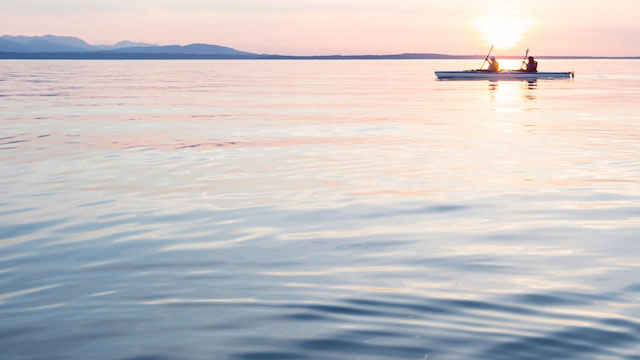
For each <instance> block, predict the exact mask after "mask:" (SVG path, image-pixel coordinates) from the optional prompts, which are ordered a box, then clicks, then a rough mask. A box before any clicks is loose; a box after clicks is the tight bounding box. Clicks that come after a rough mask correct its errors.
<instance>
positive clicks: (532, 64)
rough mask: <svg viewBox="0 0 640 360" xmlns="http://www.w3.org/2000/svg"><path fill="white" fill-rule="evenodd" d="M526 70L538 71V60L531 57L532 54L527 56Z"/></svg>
mask: <svg viewBox="0 0 640 360" xmlns="http://www.w3.org/2000/svg"><path fill="white" fill-rule="evenodd" d="M526 72H538V62H537V61H536V60H535V59H534V58H533V56H529V59H528V61H527V69H526Z"/></svg>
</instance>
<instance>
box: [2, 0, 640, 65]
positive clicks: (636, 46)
mask: <svg viewBox="0 0 640 360" xmlns="http://www.w3.org/2000/svg"><path fill="white" fill-rule="evenodd" d="M9 1H12V0H9ZM505 4H509V7H507V8H505V7H504V6H502V5H500V4H496V7H495V8H491V7H488V6H487V2H481V1H469V0H448V1H441V0H440V1H433V0H395V1H389V0H366V1H365V0H349V1H344V0H342V1H337V0H325V1H320V0H235V1H233V2H231V1H228V0H181V1H177V0H127V1H125V0H110V1H97V0H57V1H50V0H21V1H17V0H16V1H12V3H11V4H8V5H4V4H3V11H2V12H0V23H1V24H2V30H1V31H2V32H3V33H4V34H10V35H45V34H54V35H69V36H77V37H80V38H82V39H84V40H85V41H87V42H89V43H91V44H112V43H115V42H117V41H120V40H131V41H143V42H148V43H157V44H161V45H168V44H182V45H185V44H189V43H196V42H200V43H209V44H218V45H223V46H230V47H233V48H236V49H238V50H244V51H250V52H255V53H277V54H291V55H319V54H389V53H404V52H434V53H448V54H483V53H485V52H486V51H487V50H488V48H489V43H491V42H495V39H494V40H491V39H488V38H487V37H491V36H493V37H496V36H497V37H505V36H506V37H509V36H511V35H514V34H515V35H519V36H516V38H518V39H519V40H520V41H518V42H517V43H516V44H513V45H511V46H510V47H509V48H506V49H501V50H498V51H497V54H498V55H500V54H520V53H522V52H523V51H524V49H526V48H531V49H532V51H533V53H534V54H536V55H600V56H602V55H604V56H640V41H638V39H640V21H638V19H637V15H638V14H640V1H638V0H608V1H604V0H582V1H563V0H536V1H514V0H511V1H509V2H505ZM497 9H500V10H497ZM478 19H484V20H483V22H482V24H484V25H479V20H478ZM505 19H509V20H505ZM511 19H515V21H511ZM487 24H489V25H487ZM519 24H526V26H524V25H523V26H520V25H519ZM483 27H484V28H483ZM488 27H491V28H490V29H489V28H488ZM511 37H512V38H513V36H511Z"/></svg>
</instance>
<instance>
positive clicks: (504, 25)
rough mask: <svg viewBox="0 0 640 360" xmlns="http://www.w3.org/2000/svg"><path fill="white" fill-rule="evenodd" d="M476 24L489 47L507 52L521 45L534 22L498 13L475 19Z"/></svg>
mask: <svg viewBox="0 0 640 360" xmlns="http://www.w3.org/2000/svg"><path fill="white" fill-rule="evenodd" d="M474 24H475V25H476V28H477V29H478V32H479V33H480V35H481V37H482V40H484V41H485V42H486V43H487V45H495V48H496V49H502V50H507V49H511V48H513V47H514V46H516V45H519V44H520V42H521V41H522V40H523V37H524V35H525V33H526V32H527V31H528V30H529V29H530V28H531V26H532V24H533V21H531V19H528V18H524V17H518V16H515V15H514V14H509V13H507V12H504V11H497V12H492V13H491V14H489V15H485V16H481V17H478V18H476V19H474Z"/></svg>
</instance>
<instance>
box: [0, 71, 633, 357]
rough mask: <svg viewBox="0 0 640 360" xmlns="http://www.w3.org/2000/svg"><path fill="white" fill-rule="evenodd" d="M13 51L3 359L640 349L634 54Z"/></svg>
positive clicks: (1, 259) (4, 207)
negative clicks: (111, 57)
mask: <svg viewBox="0 0 640 360" xmlns="http://www.w3.org/2000/svg"><path fill="white" fill-rule="evenodd" d="M0 65H1V70H0V116H1V120H0V138H1V140H0V170H1V174H2V176H1V177H0V194H1V196H0V358H2V359H3V360H4V359H74V360H75V359H77V360H84V359H104V360H124V359H129V360H132V359H137V360H143V359H144V360H152V359H153V360H166V359H179V360H182V359H185V360H186V359H233V360H236V359H245V360H247V359H248V360H252V359H274V360H275V359H326V360H329V359H366V360H373V359H377V360H379V359H415V360H424V359H443V360H449V359H505V360H511V359H536V360H539V359H581V360H582V359H626V360H632V359H635V360H637V359H640V356H639V355H638V354H639V353H640V61H637V60H629V61H626V60H615V61H612V60H579V61H569V60H555V61H550V60H543V61H540V68H541V70H546V71H569V70H574V71H575V72H576V77H575V79H573V80H566V79H565V80H542V81H537V82H532V83H529V82H526V81H500V82H488V81H438V80H436V79H435V76H434V73H433V72H434V71H435V70H461V69H468V68H473V67H477V66H478V65H479V62H478V61H446V60H443V61H409V60H406V61H2V62H0ZM503 67H509V64H508V62H505V63H504V64H503Z"/></svg>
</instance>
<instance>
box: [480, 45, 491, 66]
mask: <svg viewBox="0 0 640 360" xmlns="http://www.w3.org/2000/svg"><path fill="white" fill-rule="evenodd" d="M494 46H495V45H491V49H489V53H488V54H487V57H486V58H484V61H483V62H482V66H480V70H482V68H483V67H484V63H486V62H487V61H488V60H489V56H490V55H491V52H492V51H493V47H494Z"/></svg>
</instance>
